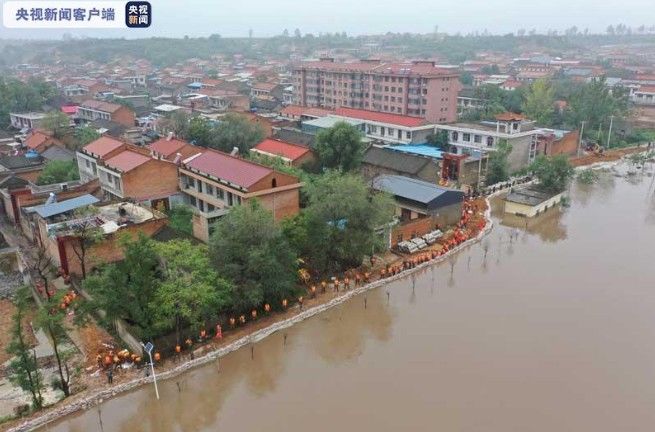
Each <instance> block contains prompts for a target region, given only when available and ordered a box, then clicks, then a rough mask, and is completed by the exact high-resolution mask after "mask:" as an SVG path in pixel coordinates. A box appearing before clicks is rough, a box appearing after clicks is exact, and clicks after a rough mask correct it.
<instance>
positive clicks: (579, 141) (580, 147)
mask: <svg viewBox="0 0 655 432" xmlns="http://www.w3.org/2000/svg"><path fill="white" fill-rule="evenodd" d="M584 124H585V121H584V120H582V126H580V136H579V137H578V157H580V150H581V149H582V134H584Z"/></svg>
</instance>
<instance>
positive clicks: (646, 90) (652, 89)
mask: <svg viewBox="0 0 655 432" xmlns="http://www.w3.org/2000/svg"><path fill="white" fill-rule="evenodd" d="M635 92H637V93H655V86H647V85H642V86H640V87H639V90H635Z"/></svg>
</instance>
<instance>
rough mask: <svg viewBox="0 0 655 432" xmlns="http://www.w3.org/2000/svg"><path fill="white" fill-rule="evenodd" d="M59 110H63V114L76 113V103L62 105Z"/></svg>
mask: <svg viewBox="0 0 655 432" xmlns="http://www.w3.org/2000/svg"><path fill="white" fill-rule="evenodd" d="M61 112H63V113H64V114H76V113H77V105H64V106H62V107H61Z"/></svg>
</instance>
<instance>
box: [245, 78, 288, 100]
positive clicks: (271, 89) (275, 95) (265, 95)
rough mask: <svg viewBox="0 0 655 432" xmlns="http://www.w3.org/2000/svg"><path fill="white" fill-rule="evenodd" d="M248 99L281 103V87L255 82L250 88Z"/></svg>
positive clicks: (274, 84) (269, 83) (275, 84)
mask: <svg viewBox="0 0 655 432" xmlns="http://www.w3.org/2000/svg"><path fill="white" fill-rule="evenodd" d="M250 97H251V98H253V99H268V100H277V101H282V86H281V85H279V84H277V83H271V82H255V83H254V84H253V85H252V87H250Z"/></svg>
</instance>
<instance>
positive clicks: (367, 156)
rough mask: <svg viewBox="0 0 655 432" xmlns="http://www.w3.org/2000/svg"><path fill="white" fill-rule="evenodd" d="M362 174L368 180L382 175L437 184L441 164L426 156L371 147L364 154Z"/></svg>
mask: <svg viewBox="0 0 655 432" xmlns="http://www.w3.org/2000/svg"><path fill="white" fill-rule="evenodd" d="M360 172H361V173H362V175H363V176H364V178H366V179H367V180H371V179H374V178H375V177H378V176H380V175H382V174H392V175H401V176H405V177H411V178H416V179H419V180H423V181H426V182H429V183H433V184H435V183H437V182H438V181H439V179H440V174H441V163H440V161H439V160H438V159H434V158H430V157H427V156H424V155H418V154H411V153H406V152H398V151H394V150H392V149H390V148H385V147H378V146H371V147H369V148H368V149H367V150H366V151H365V152H364V157H363V158H362V164H361V167H360Z"/></svg>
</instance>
